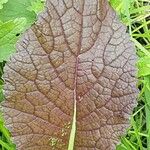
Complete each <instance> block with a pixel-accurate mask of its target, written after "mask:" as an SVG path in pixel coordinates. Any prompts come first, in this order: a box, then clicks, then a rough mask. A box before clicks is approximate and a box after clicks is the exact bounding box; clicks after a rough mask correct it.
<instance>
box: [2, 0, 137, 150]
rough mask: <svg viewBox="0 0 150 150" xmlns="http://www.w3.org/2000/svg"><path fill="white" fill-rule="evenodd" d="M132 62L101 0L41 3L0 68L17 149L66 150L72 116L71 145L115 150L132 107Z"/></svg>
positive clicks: (126, 41) (78, 149)
mask: <svg viewBox="0 0 150 150" xmlns="http://www.w3.org/2000/svg"><path fill="white" fill-rule="evenodd" d="M135 62H136V55H135V51H134V46H133V44H132V42H130V38H129V35H128V34H127V33H126V27H125V26H123V25H122V24H121V23H120V22H119V20H118V18H117V16H116V13H115V12H114V11H113V10H112V8H111V7H110V6H109V4H108V2H107V1H106V0H47V2H46V7H45V11H44V12H43V13H42V14H40V15H39V17H38V21H37V22H36V23H35V24H34V25H33V26H32V27H31V28H30V29H29V30H28V31H26V32H25V34H24V35H23V37H22V39H21V40H20V41H19V42H18V43H17V53H16V54H14V55H13V56H12V57H11V59H10V61H9V62H8V63H7V65H6V67H5V70H4V72H5V74H4V79H5V87H4V90H5V97H6V101H5V102H3V103H2V107H3V112H4V117H5V120H6V126H7V127H8V128H9V129H10V131H11V133H12V136H13V141H14V142H15V144H16V147H17V150H67V149H68V145H69V139H70V134H71V130H72V129H71V128H72V124H73V118H74V116H76V118H75V122H74V123H75V125H76V132H75V141H73V142H74V143H75V144H74V150H115V145H116V144H117V143H118V141H119V137H120V136H121V135H122V134H123V133H124V132H125V130H126V128H127V127H129V116H130V115H131V112H132V110H133V108H134V106H135V105H136V96H137V89H136V79H135V77H134V76H135V73H136V69H135ZM75 108H76V111H75ZM75 112H76V114H75V115H74V113H75ZM73 140H74V139H73Z"/></svg>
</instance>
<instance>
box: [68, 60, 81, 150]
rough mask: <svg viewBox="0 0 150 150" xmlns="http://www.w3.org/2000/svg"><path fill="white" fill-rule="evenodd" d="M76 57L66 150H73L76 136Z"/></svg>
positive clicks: (77, 61)
mask: <svg viewBox="0 0 150 150" xmlns="http://www.w3.org/2000/svg"><path fill="white" fill-rule="evenodd" d="M78 63H79V60H78V57H77V59H76V65H75V81H74V91H73V96H74V97H73V100H74V107H73V120H72V127H71V133H70V138H69V145H68V150H74V143H75V136H76V116H77V74H78Z"/></svg>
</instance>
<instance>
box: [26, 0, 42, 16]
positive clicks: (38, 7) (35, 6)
mask: <svg viewBox="0 0 150 150" xmlns="http://www.w3.org/2000/svg"><path fill="white" fill-rule="evenodd" d="M43 3H44V1H41V0H36V1H32V2H31V6H29V7H28V8H27V10H29V11H33V12H35V13H36V14H38V13H39V12H41V11H42V10H43V9H44V8H43V7H44V5H43Z"/></svg>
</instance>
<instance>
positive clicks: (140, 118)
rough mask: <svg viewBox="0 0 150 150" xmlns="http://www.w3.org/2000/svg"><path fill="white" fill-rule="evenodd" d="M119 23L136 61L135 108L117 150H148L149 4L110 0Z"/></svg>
mask: <svg viewBox="0 0 150 150" xmlns="http://www.w3.org/2000/svg"><path fill="white" fill-rule="evenodd" d="M110 2H111V3H112V5H113V7H114V9H116V10H117V12H118V14H119V16H120V17H121V19H122V21H123V22H124V23H125V24H126V25H127V26H128V27H129V32H130V35H131V36H132V41H133V42H134V43H135V46H136V48H137V55H138V56H139V60H138V62H137V67H138V75H137V76H138V78H139V82H138V87H139V89H140V91H141V92H140V95H139V98H138V106H137V107H136V108H135V110H134V113H133V115H132V117H131V127H130V128H129V130H128V133H127V135H126V136H124V137H122V139H121V144H120V145H119V146H118V147H117V150H150V21H149V17H150V13H149V10H150V1H149V0H110Z"/></svg>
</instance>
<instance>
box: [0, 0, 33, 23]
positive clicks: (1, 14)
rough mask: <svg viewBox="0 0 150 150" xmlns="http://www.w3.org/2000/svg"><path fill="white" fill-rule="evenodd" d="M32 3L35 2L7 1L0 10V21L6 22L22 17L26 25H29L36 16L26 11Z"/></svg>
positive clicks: (28, 0) (24, 0) (27, 0)
mask: <svg viewBox="0 0 150 150" xmlns="http://www.w3.org/2000/svg"><path fill="white" fill-rule="evenodd" d="M34 1H36V0H9V1H8V2H7V3H6V4H4V5H3V9H1V10H0V20H2V21H3V22H6V21H9V20H14V19H16V18H20V17H24V18H26V19H27V25H31V24H32V23H33V22H34V21H35V19H36V14H35V12H33V11H32V12H31V11H29V10H27V8H28V7H29V6H31V5H32V4H31V2H34Z"/></svg>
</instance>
